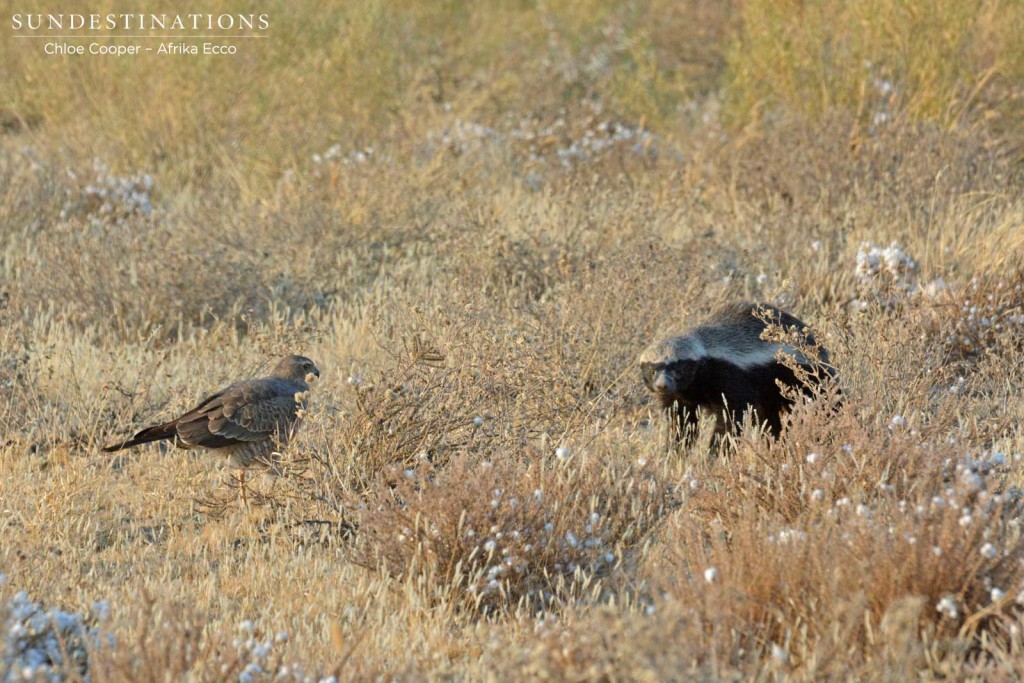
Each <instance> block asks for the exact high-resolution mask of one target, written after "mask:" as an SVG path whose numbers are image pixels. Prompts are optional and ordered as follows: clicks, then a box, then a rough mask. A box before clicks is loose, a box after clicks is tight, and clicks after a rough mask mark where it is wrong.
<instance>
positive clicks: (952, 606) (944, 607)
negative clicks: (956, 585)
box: [935, 595, 960, 619]
mask: <svg viewBox="0 0 1024 683" xmlns="http://www.w3.org/2000/svg"><path fill="white" fill-rule="evenodd" d="M935 610H936V611H937V612H938V613H939V614H941V615H943V616H945V617H948V618H950V619H956V618H957V616H959V614H960V610H958V609H957V606H956V600H955V599H954V598H953V596H951V595H947V596H945V597H943V598H942V599H941V600H939V602H938V604H937V605H935Z"/></svg>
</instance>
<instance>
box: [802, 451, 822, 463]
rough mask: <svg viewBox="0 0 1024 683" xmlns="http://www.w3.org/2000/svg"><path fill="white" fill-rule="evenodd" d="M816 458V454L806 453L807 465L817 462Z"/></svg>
mask: <svg viewBox="0 0 1024 683" xmlns="http://www.w3.org/2000/svg"><path fill="white" fill-rule="evenodd" d="M818 457H819V456H818V454H817V453H808V454H807V457H806V458H805V460H807V464H808V465H813V464H814V463H816V462H818Z"/></svg>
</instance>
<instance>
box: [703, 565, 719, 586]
mask: <svg viewBox="0 0 1024 683" xmlns="http://www.w3.org/2000/svg"><path fill="white" fill-rule="evenodd" d="M717 578H718V570H717V569H715V568H714V567H708V568H707V569H705V570H704V580H705V581H707V582H708V583H714V582H715V579H717Z"/></svg>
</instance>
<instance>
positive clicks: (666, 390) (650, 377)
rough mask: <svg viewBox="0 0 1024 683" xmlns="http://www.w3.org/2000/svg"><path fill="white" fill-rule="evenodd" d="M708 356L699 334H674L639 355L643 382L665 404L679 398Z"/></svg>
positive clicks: (669, 404)
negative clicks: (677, 335)
mask: <svg viewBox="0 0 1024 683" xmlns="http://www.w3.org/2000/svg"><path fill="white" fill-rule="evenodd" d="M704 356H705V350H704V347H703V344H701V343H700V340H698V339H697V338H696V337H692V336H684V337H673V338H671V339H665V340H663V341H659V342H656V343H654V344H652V345H651V346H649V347H648V348H647V350H646V351H644V352H643V354H642V355H641V356H640V373H641V375H642V376H643V380H644V384H646V385H647V388H648V389H649V390H650V391H651V393H652V394H654V396H655V397H656V398H657V399H658V400H659V401H660V402H661V404H662V405H663V406H665V407H668V406H671V405H672V404H673V403H675V402H676V401H678V400H680V399H681V398H682V396H683V395H684V394H685V393H686V391H687V390H688V389H689V388H690V384H692V383H693V378H694V375H696V373H697V366H698V365H699V364H700V362H701V360H702V359H703V358H704Z"/></svg>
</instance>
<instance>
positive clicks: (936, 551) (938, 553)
mask: <svg viewBox="0 0 1024 683" xmlns="http://www.w3.org/2000/svg"><path fill="white" fill-rule="evenodd" d="M932 555H934V556H935V557H942V547H941V546H937V545H933V546H932Z"/></svg>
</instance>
